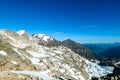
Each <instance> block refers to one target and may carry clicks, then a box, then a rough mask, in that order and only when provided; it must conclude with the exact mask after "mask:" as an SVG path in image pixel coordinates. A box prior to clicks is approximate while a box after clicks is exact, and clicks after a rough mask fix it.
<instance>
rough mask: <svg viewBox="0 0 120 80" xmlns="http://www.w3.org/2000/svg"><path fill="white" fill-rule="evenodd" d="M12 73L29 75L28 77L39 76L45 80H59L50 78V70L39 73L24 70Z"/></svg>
mask: <svg viewBox="0 0 120 80" xmlns="http://www.w3.org/2000/svg"><path fill="white" fill-rule="evenodd" d="M11 72H12V73H17V74H27V75H32V76H37V77H41V78H43V80H57V79H55V78H53V77H50V76H48V74H47V73H48V72H49V70H47V71H40V72H37V71H28V70H23V71H11Z"/></svg>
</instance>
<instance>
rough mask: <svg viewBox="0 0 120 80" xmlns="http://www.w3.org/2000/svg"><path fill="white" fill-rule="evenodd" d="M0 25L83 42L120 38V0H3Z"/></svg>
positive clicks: (116, 39) (114, 40)
mask: <svg viewBox="0 0 120 80" xmlns="http://www.w3.org/2000/svg"><path fill="white" fill-rule="evenodd" d="M0 28H1V29H10V30H13V31H18V30H21V29H24V30H26V31H27V32H29V33H30V34H34V33H45V34H48V35H51V36H54V37H55V38H56V39H58V40H65V39H67V38H70V39H73V40H75V41H77V42H80V43H91V42H92V43H93V42H94V43H97V42H108V43H109V42H120V0H0Z"/></svg>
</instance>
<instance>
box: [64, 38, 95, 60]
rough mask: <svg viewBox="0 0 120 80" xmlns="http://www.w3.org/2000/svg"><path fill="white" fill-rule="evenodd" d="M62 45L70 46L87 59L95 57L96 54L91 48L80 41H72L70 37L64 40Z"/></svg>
mask: <svg viewBox="0 0 120 80" xmlns="http://www.w3.org/2000/svg"><path fill="white" fill-rule="evenodd" d="M62 45H64V46H66V47H68V48H70V49H71V50H72V51H74V52H75V53H77V54H79V55H80V56H83V57H85V58H87V59H95V58H96V55H95V54H93V53H92V52H91V51H90V50H89V49H87V48H86V47H84V46H82V45H81V44H80V43H77V42H75V41H72V40H70V39H67V40H65V41H63V42H62Z"/></svg>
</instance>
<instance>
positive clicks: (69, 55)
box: [0, 30, 112, 80]
mask: <svg viewBox="0 0 120 80" xmlns="http://www.w3.org/2000/svg"><path fill="white" fill-rule="evenodd" d="M63 43H65V42H63ZM58 44H60V45H58ZM67 44H68V43H67ZM78 50H79V54H82V55H86V52H84V51H83V49H78ZM80 50H82V51H80ZM84 50H86V51H88V50H87V49H86V48H84ZM83 52H84V53H83ZM76 53H77V51H75V50H72V48H71V49H70V47H69V45H66V46H65V45H61V42H60V41H57V40H56V39H54V38H53V37H51V36H48V35H45V34H34V35H30V34H28V33H27V32H26V31H24V30H20V31H18V32H13V31H10V30H0V80H91V78H92V77H101V76H105V75H107V74H109V73H112V70H108V69H104V68H102V67H100V66H99V65H98V64H97V63H93V62H90V61H89V60H88V59H87V58H86V57H87V56H81V55H79V54H76ZM90 54H92V53H90ZM87 55H88V54H87ZM89 57H90V56H89Z"/></svg>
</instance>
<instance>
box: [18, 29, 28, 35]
mask: <svg viewBox="0 0 120 80" xmlns="http://www.w3.org/2000/svg"><path fill="white" fill-rule="evenodd" d="M17 33H18V34H19V35H23V34H25V33H26V31H25V30H19V31H18V32H17Z"/></svg>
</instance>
